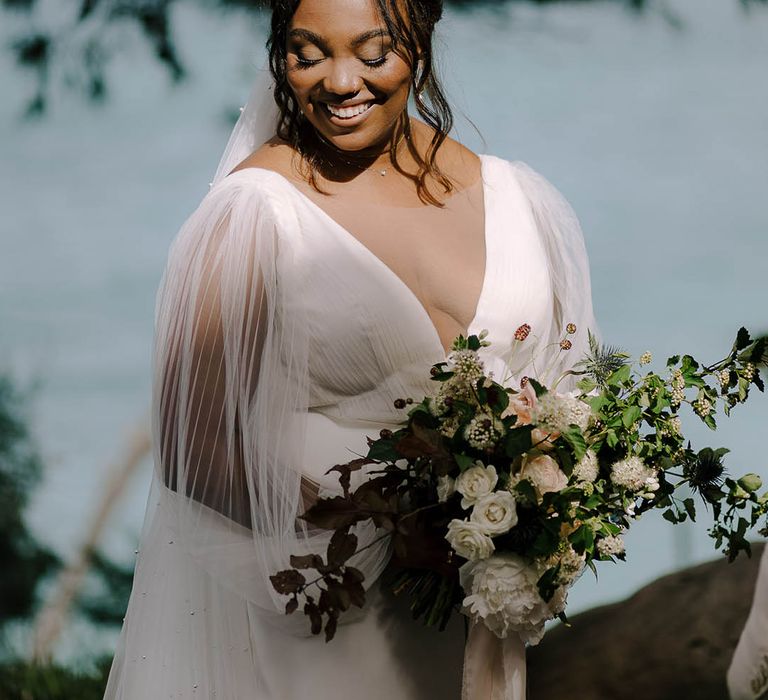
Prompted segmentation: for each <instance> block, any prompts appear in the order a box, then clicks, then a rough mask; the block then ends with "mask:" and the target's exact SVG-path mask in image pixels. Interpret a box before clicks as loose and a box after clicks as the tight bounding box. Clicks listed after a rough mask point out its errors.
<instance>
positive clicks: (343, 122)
mask: <svg viewBox="0 0 768 700" xmlns="http://www.w3.org/2000/svg"><path fill="white" fill-rule="evenodd" d="M317 104H319V105H320V107H321V108H322V111H323V114H324V115H325V118H326V119H327V120H328V121H329V122H331V124H334V125H335V126H343V127H350V126H357V125H358V124H361V123H362V122H364V121H365V120H366V119H367V118H368V116H369V115H370V113H371V112H372V111H373V108H374V107H375V106H376V101H375V100H359V101H357V102H350V103H347V104H331V103H328V102H322V101H320V102H318V103H317ZM365 104H368V105H370V107H368V109H366V110H365V111H364V112H361V113H360V114H356V115H355V116H354V117H338V116H336V115H335V114H333V113H332V112H331V110H330V109H329V105H330V106H331V107H335V108H337V109H348V108H350V107H359V106H360V105H365Z"/></svg>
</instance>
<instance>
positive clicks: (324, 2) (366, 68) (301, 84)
mask: <svg viewBox="0 0 768 700" xmlns="http://www.w3.org/2000/svg"><path fill="white" fill-rule="evenodd" d="M286 48H287V68H288V71H287V78H288V83H289V85H290V87H291V89H292V91H293V93H294V95H295V96H296V100H297V101H298V104H299V106H300V108H301V109H302V111H303V112H304V115H305V117H306V118H307V119H308V120H309V122H310V123H311V124H312V126H313V127H314V128H315V129H316V131H317V132H318V133H319V134H320V135H321V136H322V137H323V138H325V139H326V140H327V141H328V142H330V143H331V144H333V146H335V147H336V148H338V149H340V150H342V151H346V152H355V153H356V154H357V155H363V154H370V155H375V154H378V153H381V152H382V151H383V150H386V148H387V147H388V145H389V143H390V141H391V139H392V137H393V133H394V130H395V127H396V125H397V122H398V120H399V119H400V118H401V116H402V115H403V112H404V111H405V110H406V108H407V103H408V96H409V93H410V86H411V67H410V66H409V64H408V62H407V61H406V60H405V58H404V57H403V56H400V55H398V54H397V53H395V51H394V50H393V46H392V40H391V38H390V37H389V34H388V32H387V29H386V25H385V24H384V22H383V20H382V18H381V17H380V16H379V14H378V12H377V9H376V7H375V3H373V2H371V0H333V1H329V0H303V2H301V3H300V5H299V7H298V9H297V10H296V13H295V14H294V16H293V19H292V22H291V25H290V28H289V31H288V43H287V47H286ZM349 107H357V108H358V109H363V108H364V107H367V109H366V111H365V112H364V113H362V114H359V115H357V116H353V117H352V118H347V119H345V118H343V117H340V116H334V115H333V114H332V112H331V110H332V109H334V110H336V109H338V108H349Z"/></svg>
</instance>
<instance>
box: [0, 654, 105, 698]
mask: <svg viewBox="0 0 768 700" xmlns="http://www.w3.org/2000/svg"><path fill="white" fill-rule="evenodd" d="M111 663H112V659H111V658H104V659H101V660H99V661H98V662H97V664H96V667H95V668H94V669H93V670H92V671H76V670H72V669H68V668H65V667H63V666H58V665H55V664H52V665H46V666H37V665H33V664H29V663H26V662H23V661H11V662H6V663H3V664H0V700H27V699H29V700H33V699H34V700H75V699H76V700H101V698H102V697H103V696H104V687H105V685H106V682H107V674H108V673H109V667H110V665H111Z"/></svg>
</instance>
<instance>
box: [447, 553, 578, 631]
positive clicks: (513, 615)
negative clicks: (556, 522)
mask: <svg viewBox="0 0 768 700" xmlns="http://www.w3.org/2000/svg"><path fill="white" fill-rule="evenodd" d="M539 576H540V573H539V571H538V569H537V568H536V567H534V566H531V565H529V564H527V563H526V561H525V560H524V559H523V558H522V557H519V556H518V555H516V554H498V555H494V556H491V557H489V558H488V559H483V560H482V561H478V562H468V563H466V564H464V565H463V566H461V567H460V569H459V581H460V583H461V586H462V588H463V589H464V591H466V592H468V593H469V595H467V596H466V597H465V598H464V601H463V611H464V612H465V613H466V614H468V615H470V616H471V617H472V618H473V619H475V620H476V621H478V622H483V623H484V624H485V626H486V627H488V629H490V630H491V632H493V633H494V634H495V635H496V636H497V637H500V638H504V637H507V636H508V635H509V634H510V633H512V632H517V633H518V634H519V635H520V638H521V639H522V640H523V641H524V642H527V643H528V644H538V643H539V642H540V641H541V638H542V637H543V636H544V623H545V622H546V621H547V620H551V619H553V618H554V617H556V616H557V615H558V614H559V613H560V612H562V611H563V610H564V609H565V598H566V589H565V588H564V587H563V586H560V587H559V588H557V589H556V591H555V595H554V597H553V598H552V600H551V601H549V603H546V602H544V600H543V599H542V597H541V596H540V595H539V589H538V587H537V585H536V582H537V581H538V579H539Z"/></svg>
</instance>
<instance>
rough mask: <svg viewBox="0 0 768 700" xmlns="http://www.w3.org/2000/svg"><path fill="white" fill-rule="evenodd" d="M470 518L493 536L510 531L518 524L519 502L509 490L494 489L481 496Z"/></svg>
mask: <svg viewBox="0 0 768 700" xmlns="http://www.w3.org/2000/svg"><path fill="white" fill-rule="evenodd" d="M469 519H470V521H471V522H473V523H477V524H478V525H479V526H480V527H481V528H482V529H483V531H484V532H486V533H487V534H489V535H491V536H493V535H501V534H503V533H505V532H508V531H509V530H510V529H511V528H513V527H514V526H515V525H517V503H516V501H515V497H514V496H513V495H512V494H511V493H509V491H494V492H493V493H489V494H488V495H487V496H483V497H482V498H480V499H479V500H478V501H477V502H476V503H475V505H474V507H473V508H472V513H471V515H470V516H469Z"/></svg>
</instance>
